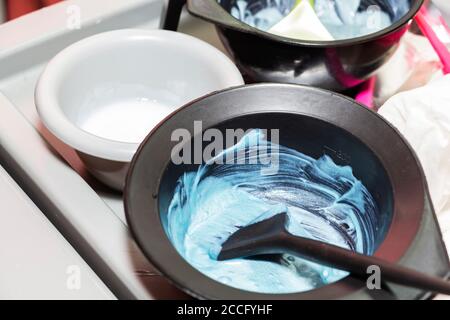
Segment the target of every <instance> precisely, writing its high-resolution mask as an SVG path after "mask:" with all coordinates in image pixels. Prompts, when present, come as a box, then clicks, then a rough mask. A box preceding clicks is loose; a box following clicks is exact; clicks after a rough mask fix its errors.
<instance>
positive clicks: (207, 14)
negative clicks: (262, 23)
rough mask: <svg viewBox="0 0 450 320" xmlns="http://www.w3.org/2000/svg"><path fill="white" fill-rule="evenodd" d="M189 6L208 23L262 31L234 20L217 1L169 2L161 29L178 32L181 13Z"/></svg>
mask: <svg viewBox="0 0 450 320" xmlns="http://www.w3.org/2000/svg"><path fill="white" fill-rule="evenodd" d="M185 4H187V9H188V11H189V13H191V14H192V15H194V16H196V17H198V18H201V19H204V20H206V21H209V22H212V23H215V24H219V25H222V26H226V27H230V28H233V29H236V30H239V31H244V32H252V33H259V32H260V31H258V30H256V29H254V28H252V27H250V26H249V25H247V24H245V23H243V22H241V21H239V20H237V19H235V18H233V17H232V16H231V15H230V14H229V13H228V12H226V11H225V10H224V9H223V8H222V7H221V6H220V4H219V3H218V2H217V0H168V3H167V10H166V12H165V15H164V17H163V19H162V20H161V28H162V29H165V30H171V31H177V28H178V24H179V22H180V16H181V11H182V10H183V6H184V5H185Z"/></svg>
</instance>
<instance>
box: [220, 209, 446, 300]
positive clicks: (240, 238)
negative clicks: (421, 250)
mask: <svg viewBox="0 0 450 320" xmlns="http://www.w3.org/2000/svg"><path fill="white" fill-rule="evenodd" d="M287 222H288V215H287V214H286V213H280V214H277V215H275V216H273V217H272V218H270V219H267V220H265V221H262V222H258V223H255V224H253V225H250V226H247V227H244V228H241V229H239V230H238V231H236V232H235V233H234V234H232V235H231V236H230V237H229V238H228V240H227V241H225V243H224V244H223V245H222V250H221V252H220V254H219V256H218V258H217V259H218V260H220V261H222V260H229V259H235V258H243V257H249V256H256V255H267V254H283V253H289V254H292V255H295V256H297V257H300V258H303V259H306V260H309V261H312V262H316V263H320V264H322V265H326V266H329V267H332V268H336V269H340V270H344V271H348V272H350V273H352V274H354V275H356V276H359V277H360V278H361V277H362V278H367V277H368V274H367V268H368V267H369V266H373V265H375V266H378V267H380V269H381V279H382V281H383V282H384V281H388V282H393V283H397V284H401V285H404V286H408V287H413V288H419V289H425V290H429V291H433V292H438V293H444V294H450V282H447V281H444V280H442V279H440V278H438V277H434V276H430V275H426V274H423V273H421V272H418V271H415V270H412V269H409V268H406V267H402V266H400V265H396V264H393V263H390V262H386V261H384V260H381V259H379V258H375V257H372V256H366V255H363V254H359V253H356V252H353V251H350V250H347V249H343V248H340V247H337V246H334V245H331V244H328V243H324V242H320V241H317V240H311V239H307V238H303V237H297V236H294V235H292V234H290V233H289V232H288V231H287V230H286V224H287Z"/></svg>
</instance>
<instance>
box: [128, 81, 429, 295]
mask: <svg viewBox="0 0 450 320" xmlns="http://www.w3.org/2000/svg"><path fill="white" fill-rule="evenodd" d="M197 120H202V121H203V129H204V130H206V129H208V128H218V129H219V130H223V129H224V128H234V129H236V128H242V129H247V128H260V129H279V130H280V143H281V144H284V145H287V146H288V147H291V148H295V149H297V150H299V151H301V152H303V153H305V154H307V155H309V156H312V157H315V158H318V157H320V156H322V155H323V154H327V155H329V156H330V157H331V158H332V159H333V161H334V162H335V163H337V164H340V165H350V166H351V167H352V168H353V173H354V175H355V177H356V178H358V179H359V180H361V181H362V182H363V184H364V185H365V186H366V187H367V189H368V190H369V191H370V193H371V194H372V196H373V197H374V199H375V201H376V203H377V205H378V207H379V209H380V215H381V221H382V222H381V223H380V225H379V226H378V231H377V235H376V242H377V243H378V244H379V246H378V248H377V250H376V252H375V256H377V257H380V258H383V259H386V260H387V261H390V262H395V263H397V262H399V260H400V259H401V258H402V257H403V256H404V255H405V253H407V252H408V249H410V247H411V245H412V243H413V242H414V241H415V240H417V238H418V236H417V232H418V230H419V227H420V226H421V223H422V220H423V219H422V218H423V216H424V212H428V214H430V217H431V216H433V217H434V214H433V212H432V209H431V206H430V205H429V203H428V195H427V191H426V184H425V179H424V176H423V173H422V170H421V167H420V165H419V163H418V161H417V159H416V157H415V155H414V153H413V151H412V150H411V149H410V147H409V146H408V144H407V143H406V142H405V141H404V139H403V138H402V137H401V136H400V134H399V133H398V132H397V131H396V130H395V129H394V128H393V127H391V126H390V125H389V124H388V123H387V122H386V121H385V120H383V118H381V117H380V116H378V115H377V114H376V113H374V112H371V111H370V110H367V109H366V108H364V107H363V106H361V105H359V104H357V103H356V102H354V101H353V100H351V99H349V98H345V97H344V96H341V95H338V94H335V93H332V92H330V91H326V90H322V89H315V88H310V87H304V86H298V85H286V84H262V85H252V86H244V87H238V88H233V89H228V90H225V91H221V92H217V93H214V94H211V95H208V96H205V97H203V98H201V99H199V100H196V101H193V102H191V103H189V104H188V105H186V106H184V107H183V108H181V109H179V110H178V111H176V112H175V113H173V114H172V115H170V116H169V117H168V118H166V119H165V120H164V121H163V122H162V123H160V124H159V126H158V127H157V128H155V129H154V130H153V131H152V132H151V133H150V134H149V136H148V137H147V138H146V140H145V141H144V143H143V144H142V145H141V147H140V148H139V150H138V152H137V154H136V156H135V157H134V159H133V161H132V164H131V169H130V172H129V175H128V179H127V183H126V188H125V209H126V214H127V221H128V224H129V226H130V228H131V230H132V232H133V234H134V236H135V238H136V240H137V242H138V244H139V245H140V247H141V248H142V250H143V252H144V254H145V255H146V256H147V257H148V259H149V260H150V261H151V262H152V264H153V265H154V266H156V267H157V268H158V269H159V271H160V272H161V273H162V274H164V275H165V276H166V277H167V278H168V279H169V280H171V281H172V282H173V283H174V284H175V285H177V286H178V287H179V288H181V289H182V290H184V291H185V292H187V293H189V294H191V295H193V296H194V297H198V298H208V299H312V298H316V299H317V298H320V299H327V298H345V297H353V298H355V296H352V294H353V295H354V294H356V293H357V292H361V290H364V288H365V283H364V282H361V281H357V280H355V279H353V278H352V277H347V278H345V279H343V280H341V281H339V282H337V283H334V284H331V285H328V286H325V287H322V288H319V289H316V290H312V291H309V292H303V293H295V294H260V293H254V292H248V291H244V290H239V289H236V288H232V287H229V286H226V285H224V284H221V283H219V282H216V281H214V280H212V279H210V278H208V277H207V276H205V275H203V274H202V273H200V272H199V271H197V270H196V269H194V268H193V267H192V266H191V265H190V264H189V263H188V262H186V261H185V260H184V259H183V258H182V257H181V256H180V255H179V254H178V252H177V251H176V249H175V248H174V247H173V245H172V243H171V242H170V240H169V238H168V237H167V235H166V232H165V228H164V225H165V223H166V220H167V219H166V218H167V217H166V214H167V208H168V205H169V203H170V201H171V199H172V195H173V191H174V188H175V184H176V180H177V179H178V177H180V175H182V174H183V173H184V172H186V171H192V170H195V168H196V166H193V165H184V164H181V165H174V164H173V163H172V161H171V151H172V150H173V148H174V147H175V146H176V145H177V143H178V141H171V136H172V132H173V131H174V130H176V129H179V128H185V129H187V130H188V131H189V132H190V133H191V136H194V129H193V126H194V125H193V123H194V121H197ZM188 143H192V140H191V141H189V142H188ZM427 210H428V211H427ZM421 259H423V256H421ZM422 295H423V292H422Z"/></svg>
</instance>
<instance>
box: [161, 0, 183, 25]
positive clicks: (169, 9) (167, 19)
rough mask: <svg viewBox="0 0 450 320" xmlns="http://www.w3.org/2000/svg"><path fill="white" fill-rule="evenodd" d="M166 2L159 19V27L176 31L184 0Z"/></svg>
mask: <svg viewBox="0 0 450 320" xmlns="http://www.w3.org/2000/svg"><path fill="white" fill-rule="evenodd" d="M167 2H168V3H167V6H166V12H165V15H164V17H163V19H162V20H161V29H164V30H171V31H177V29H178V24H179V22H180V16H181V11H182V10H183V7H184V5H185V4H186V0H168V1H167Z"/></svg>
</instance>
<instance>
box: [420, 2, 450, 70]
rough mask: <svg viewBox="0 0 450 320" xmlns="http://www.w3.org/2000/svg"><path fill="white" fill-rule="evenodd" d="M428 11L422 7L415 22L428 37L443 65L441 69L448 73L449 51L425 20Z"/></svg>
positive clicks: (449, 65) (449, 68) (449, 66)
mask: <svg viewBox="0 0 450 320" xmlns="http://www.w3.org/2000/svg"><path fill="white" fill-rule="evenodd" d="M427 17H428V12H427V10H426V8H425V7H422V8H421V9H420V11H419V12H418V13H417V15H416V18H415V20H416V23H417V25H418V26H419V29H420V31H422V33H423V34H424V35H425V36H426V37H427V38H428V40H429V41H430V43H431V45H432V46H433V48H434V50H435V51H436V53H437V55H438V56H439V59H440V60H441V62H442V65H443V71H444V73H445V74H449V73H450V52H449V51H448V49H447V47H446V46H445V44H444V43H442V41H441V40H440V39H439V37H438V36H437V34H436V33H435V32H434V30H433V28H432V27H431V25H430V24H429V23H428V20H427Z"/></svg>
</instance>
